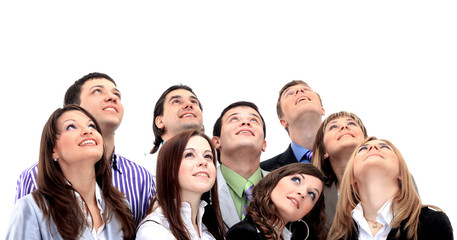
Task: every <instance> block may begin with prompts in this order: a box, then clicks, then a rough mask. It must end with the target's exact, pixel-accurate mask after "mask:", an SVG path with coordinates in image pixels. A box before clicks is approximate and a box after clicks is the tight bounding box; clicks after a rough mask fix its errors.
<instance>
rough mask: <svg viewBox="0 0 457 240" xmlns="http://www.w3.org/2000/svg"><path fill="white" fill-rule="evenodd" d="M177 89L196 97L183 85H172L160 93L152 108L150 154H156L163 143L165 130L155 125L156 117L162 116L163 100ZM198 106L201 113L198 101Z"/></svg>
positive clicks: (190, 89)
mask: <svg viewBox="0 0 457 240" xmlns="http://www.w3.org/2000/svg"><path fill="white" fill-rule="evenodd" d="M178 89H184V90H187V91H189V92H191V93H192V94H194V95H195V97H197V95H196V94H195V93H194V91H192V88H190V87H189V86H186V85H183V84H179V85H173V86H171V87H169V88H168V89H167V90H165V91H164V92H163V93H162V95H161V96H160V97H159V99H158V100H157V102H156V105H155V107H154V118H153V120H152V130H153V131H154V136H155V139H154V147H153V148H152V149H151V152H150V153H151V154H153V153H155V152H157V150H158V149H159V146H160V144H161V143H162V142H163V139H162V134H163V133H164V132H165V129H162V128H158V127H157V125H156V124H155V119H156V118H157V117H158V116H162V115H163V109H164V104H165V99H166V97H167V95H168V94H169V93H170V92H172V91H174V90H178ZM198 105H199V106H200V109H201V110H202V112H203V107H202V104H201V103H200V101H198Z"/></svg>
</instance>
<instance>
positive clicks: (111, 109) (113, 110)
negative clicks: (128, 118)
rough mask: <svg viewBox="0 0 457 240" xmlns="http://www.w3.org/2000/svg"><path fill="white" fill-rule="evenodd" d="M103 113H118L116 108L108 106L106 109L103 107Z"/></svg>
mask: <svg viewBox="0 0 457 240" xmlns="http://www.w3.org/2000/svg"><path fill="white" fill-rule="evenodd" d="M103 111H110V112H116V113H117V112H118V111H117V108H115V107H113V106H108V107H105V108H103Z"/></svg>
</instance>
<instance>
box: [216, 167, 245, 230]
mask: <svg viewBox="0 0 457 240" xmlns="http://www.w3.org/2000/svg"><path fill="white" fill-rule="evenodd" d="M217 192H218V195H219V205H220V208H221V214H222V219H223V220H224V224H225V227H226V228H227V229H228V228H230V227H232V226H233V225H235V224H237V223H238V222H240V217H239V216H238V213H237V211H236V207H235V203H233V200H232V196H231V195H230V191H229V188H228V185H227V183H226V182H225V179H224V176H223V175H222V172H221V169H220V167H218V168H217Z"/></svg>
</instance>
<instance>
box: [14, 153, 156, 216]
mask: <svg viewBox="0 0 457 240" xmlns="http://www.w3.org/2000/svg"><path fill="white" fill-rule="evenodd" d="M111 169H112V176H113V185H114V186H115V187H117V189H119V191H121V192H123V193H125V195H127V201H128V202H129V204H130V207H131V209H132V212H133V216H134V218H135V222H136V223H137V224H138V223H139V222H140V221H141V220H142V219H143V217H144V216H145V215H146V211H147V210H148V207H149V202H150V200H151V198H152V196H153V195H154V194H155V184H154V180H153V179H152V176H151V174H150V173H149V171H148V170H146V168H144V167H142V166H140V165H138V164H136V163H134V162H132V161H130V160H128V159H127V158H124V157H122V156H121V155H119V154H113V158H112V161H111ZM37 170H38V163H34V164H33V165H32V166H30V167H29V168H27V169H25V170H24V171H23V172H22V173H21V175H20V176H19V179H18V180H17V187H16V196H15V197H16V199H15V202H16V201H17V200H18V199H20V198H22V197H24V196H26V195H27V194H29V193H31V192H33V191H34V190H36V188H37V182H36V178H37Z"/></svg>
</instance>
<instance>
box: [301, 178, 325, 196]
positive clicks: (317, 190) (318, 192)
mask: <svg viewBox="0 0 457 240" xmlns="http://www.w3.org/2000/svg"><path fill="white" fill-rule="evenodd" d="M298 175H300V176H301V177H302V178H303V180H305V179H306V177H305V174H303V173H299V174H298ZM313 190H315V191H316V192H317V194H318V195H319V196H320V195H321V192H320V191H319V189H317V188H313Z"/></svg>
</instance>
